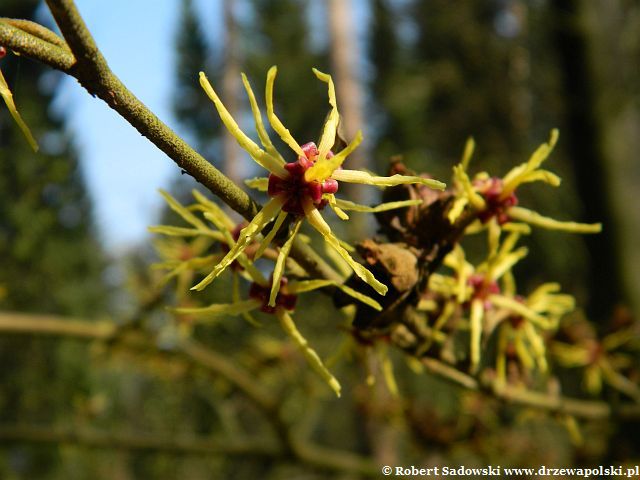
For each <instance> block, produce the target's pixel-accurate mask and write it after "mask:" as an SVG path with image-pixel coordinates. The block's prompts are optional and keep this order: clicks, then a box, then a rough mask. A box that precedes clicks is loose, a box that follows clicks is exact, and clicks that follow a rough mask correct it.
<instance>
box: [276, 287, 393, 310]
mask: <svg viewBox="0 0 640 480" xmlns="http://www.w3.org/2000/svg"><path fill="white" fill-rule="evenodd" d="M324 287H336V288H338V289H340V290H341V291H342V292H344V293H346V294H347V295H349V296H350V297H352V298H355V299H356V300H359V301H360V302H362V303H364V304H366V305H369V306H370V307H372V308H374V309H376V310H378V311H381V310H382V306H381V305H380V304H379V303H378V302H376V301H375V300H374V299H373V298H371V297H368V296H367V295H364V294H363V293H360V292H358V291H357V290H354V289H353V288H351V287H348V286H346V285H343V284H341V283H337V282H334V281H332V280H302V281H299V282H291V283H290V284H289V285H287V290H289V292H291V293H302V292H309V291H311V290H317V289H319V288H324Z"/></svg>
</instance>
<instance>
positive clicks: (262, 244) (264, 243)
mask: <svg viewBox="0 0 640 480" xmlns="http://www.w3.org/2000/svg"><path fill="white" fill-rule="evenodd" d="M286 218H287V212H280V213H279V214H278V217H277V218H276V221H275V223H274V224H273V228H272V229H271V231H270V232H269V233H268V234H267V235H266V236H265V237H264V238H263V239H262V242H260V246H259V247H258V249H257V250H256V253H255V255H254V257H253V258H254V259H255V260H257V259H259V258H260V257H261V256H262V254H263V253H264V251H265V250H266V249H267V247H268V246H269V245H271V241H272V240H273V238H274V237H275V236H276V234H277V233H278V230H280V227H281V226H282V224H283V222H284V220H285V219H286Z"/></svg>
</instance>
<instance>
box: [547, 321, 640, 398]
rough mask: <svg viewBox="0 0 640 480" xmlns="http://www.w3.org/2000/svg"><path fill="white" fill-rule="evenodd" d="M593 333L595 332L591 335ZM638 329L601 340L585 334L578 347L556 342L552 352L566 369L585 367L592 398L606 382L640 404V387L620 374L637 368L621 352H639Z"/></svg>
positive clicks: (617, 332) (616, 333)
mask: <svg viewBox="0 0 640 480" xmlns="http://www.w3.org/2000/svg"><path fill="white" fill-rule="evenodd" d="M590 333H592V332H590ZM637 339H638V330H637V327H636V326H631V327H628V328H625V329H622V330H618V331H615V332H613V333H610V334H609V335H607V336H605V337H604V338H603V339H601V340H599V339H597V338H596V337H595V334H592V335H586V336H585V337H584V338H582V339H581V340H580V341H578V342H577V343H576V344H569V343H565V342H554V343H553V344H552V352H553V354H554V356H555V357H556V359H557V360H558V362H559V363H560V364H561V365H562V366H564V367H566V368H576V367H582V368H584V378H583V382H584V386H585V389H586V390H587V391H588V392H589V393H591V394H592V395H596V394H599V393H600V391H601V390H602V384H603V383H606V384H608V385H609V386H610V387H612V388H614V389H615V390H618V391H619V392H622V393H624V394H625V395H628V396H629V397H630V398H633V399H634V400H635V401H636V402H640V387H639V386H638V385H637V384H636V383H634V382H633V381H631V380H630V379H629V378H627V377H625V376H624V375H623V374H622V373H621V371H623V370H625V369H628V368H631V367H633V366H635V363H634V359H633V357H632V356H630V355H629V354H628V353H625V352H621V351H618V350H619V349H621V347H626V348H627V350H633V349H636V350H637V349H638V345H637V344H635V345H634V341H636V340H637Z"/></svg>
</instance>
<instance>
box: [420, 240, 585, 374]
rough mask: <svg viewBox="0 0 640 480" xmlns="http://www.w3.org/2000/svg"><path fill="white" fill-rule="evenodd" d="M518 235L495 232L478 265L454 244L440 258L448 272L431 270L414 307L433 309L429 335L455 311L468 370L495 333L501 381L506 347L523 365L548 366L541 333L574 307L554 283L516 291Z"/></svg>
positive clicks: (522, 250) (473, 367) (519, 252)
mask: <svg viewBox="0 0 640 480" xmlns="http://www.w3.org/2000/svg"><path fill="white" fill-rule="evenodd" d="M519 237H520V233H518V232H511V233H509V235H508V236H507V237H506V238H505V239H504V241H502V242H500V239H499V236H498V237H496V238H494V239H492V240H493V241H495V244H493V245H490V248H489V255H488V257H487V259H486V260H485V261H483V262H482V263H480V264H479V265H477V266H474V265H472V264H471V263H469V262H468V261H467V260H466V258H465V253H464V250H463V249H462V247H461V246H459V245H458V246H456V248H455V249H454V250H453V251H452V252H451V253H449V254H448V255H447V256H446V257H445V260H444V264H445V266H446V267H448V268H449V269H450V270H451V271H452V274H450V275H446V274H439V273H434V274H432V275H431V276H430V278H429V283H428V286H427V290H426V295H425V297H424V299H423V300H422V301H421V302H420V303H419V304H418V308H419V310H422V311H425V312H427V313H430V314H431V316H432V317H433V316H434V314H437V315H435V318H434V321H433V325H432V326H431V328H432V333H431V335H432V336H435V335H436V334H437V333H439V332H440V331H441V330H442V329H443V327H445V325H446V324H447V323H450V322H451V321H452V320H453V318H454V317H455V316H458V317H459V318H458V319H457V323H459V321H460V319H464V320H465V322H466V324H467V325H468V330H469V363H470V370H471V371H472V372H475V371H477V369H478V367H479V366H480V364H481V360H482V351H483V347H482V346H483V345H486V344H487V341H488V339H489V338H490V337H491V335H493V334H494V332H497V336H498V337H497V338H498V343H497V352H496V367H497V368H496V369H497V372H498V375H499V377H500V378H501V379H503V380H504V378H505V375H506V370H505V365H506V360H507V357H508V355H509V353H510V352H511V351H513V352H514V353H515V355H516V357H517V358H518V360H519V362H520V363H521V364H522V365H523V366H524V367H525V369H526V370H533V369H534V368H536V367H537V368H538V369H540V370H541V371H545V370H546V369H547V362H546V352H545V346H544V339H543V333H542V332H546V331H554V330H555V329H557V327H558V323H559V320H560V318H561V317H562V316H563V315H565V314H566V313H568V312H570V311H571V310H572V309H573V308H574V301H573V298H572V297H571V296H569V295H565V294H560V293H557V292H558V291H559V289H560V287H559V285H557V284H555V283H549V284H544V285H541V286H540V287H538V289H536V290H535V291H534V292H533V293H531V294H530V295H529V296H527V297H522V296H520V295H518V294H517V293H516V288H515V281H514V278H513V275H512V273H511V269H512V268H513V266H514V265H515V264H516V263H517V262H518V261H519V260H521V259H522V258H524V257H525V256H526V255H527V249H526V248H525V247H519V248H515V246H516V243H517V241H518V239H519ZM455 332H457V330H456V331H454V333H455ZM434 338H435V337H434ZM445 338H446V337H445ZM441 340H442V339H441Z"/></svg>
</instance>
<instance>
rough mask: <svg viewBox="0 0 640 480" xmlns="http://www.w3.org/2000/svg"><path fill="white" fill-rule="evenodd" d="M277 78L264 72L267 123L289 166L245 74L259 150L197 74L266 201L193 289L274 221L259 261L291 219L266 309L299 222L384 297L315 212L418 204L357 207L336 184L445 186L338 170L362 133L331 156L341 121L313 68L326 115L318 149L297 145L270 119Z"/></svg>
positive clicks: (339, 212) (333, 97)
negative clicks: (260, 172)
mask: <svg viewBox="0 0 640 480" xmlns="http://www.w3.org/2000/svg"><path fill="white" fill-rule="evenodd" d="M276 73H277V68H276V67H275V66H274V67H271V68H270V69H269V72H268V73H267V82H266V92H265V97H266V105H267V118H268V120H269V123H270V125H271V127H272V128H273V130H274V131H275V132H276V133H277V134H278V135H279V136H280V138H281V139H282V140H283V141H284V143H285V144H287V145H288V146H289V147H290V148H291V150H293V152H294V154H295V155H296V157H297V158H296V160H294V161H292V162H286V161H285V160H284V157H283V156H282V155H281V154H280V153H279V152H278V151H277V150H276V148H275V147H274V145H273V143H272V142H271V140H270V139H269V136H268V134H267V131H266V128H265V126H264V123H263V121H262V114H261V112H260V109H259V107H258V104H257V101H256V98H255V95H254V93H253V91H252V89H251V86H250V84H249V82H248V80H247V78H246V76H245V75H244V74H243V75H242V81H243V84H244V87H245V90H246V91H247V95H248V97H249V102H250V104H251V109H252V112H253V116H254V120H255V126H256V130H257V133H258V137H259V139H260V142H261V144H262V147H260V146H258V145H257V144H256V143H255V142H254V141H253V140H251V139H250V138H249V137H248V136H247V135H246V134H245V133H244V132H243V131H242V130H241V129H240V127H239V126H238V124H237V123H236V121H235V120H234V119H233V118H232V117H231V115H230V114H229V112H228V110H227V109H226V108H225V106H224V105H223V104H222V102H221V101H220V98H219V97H218V95H217V94H216V92H215V91H214V89H213V87H212V86H211V84H210V83H209V81H208V80H207V77H206V76H205V74H204V73H202V72H200V84H201V86H202V88H203V89H204V91H205V92H206V93H207V95H208V96H209V98H210V99H211V100H212V101H213V103H214V105H215V107H216V109H217V110H218V114H219V115H220V118H221V120H222V122H223V123H224V125H225V127H226V128H227V130H229V132H230V133H231V134H232V135H233V136H234V137H235V139H236V140H237V142H238V144H239V145H240V146H241V147H242V148H243V149H244V150H246V151H247V153H249V155H250V156H251V158H252V159H253V160H254V161H255V162H256V163H258V164H259V165H260V166H262V167H263V168H265V169H266V170H267V171H268V172H269V175H268V177H267V178H257V179H253V180H250V181H248V182H247V184H248V185H249V186H250V187H253V188H257V189H259V190H262V191H265V192H267V194H268V195H269V197H270V200H269V201H268V202H267V203H266V205H265V206H264V207H263V208H262V210H260V212H258V214H257V215H256V216H255V217H254V218H253V219H252V220H251V222H249V224H248V225H247V226H246V227H244V228H243V229H242V230H241V232H240V235H239V237H238V240H237V242H236V243H235V245H234V246H233V247H232V248H231V250H230V251H229V253H228V254H227V255H226V256H225V257H224V258H223V259H222V260H221V261H220V263H219V264H217V265H216V266H215V267H214V268H213V270H212V271H211V273H210V274H209V275H207V276H206V277H205V278H204V279H203V280H202V281H201V282H200V283H198V284H197V285H195V286H194V287H193V289H194V290H202V289H204V288H205V287H206V286H207V285H209V284H210V283H211V282H212V281H213V280H214V279H215V278H216V277H217V276H218V275H220V273H222V272H223V271H224V270H225V269H226V268H227V267H228V266H229V265H230V264H231V263H232V262H233V261H234V260H235V259H236V258H237V257H238V256H239V255H241V254H242V252H243V251H244V250H245V249H246V248H247V246H248V245H249V244H251V242H253V241H255V240H256V239H257V238H258V236H259V235H260V233H261V232H262V230H263V229H264V228H265V227H266V226H267V225H268V224H269V223H271V222H272V221H274V219H275V221H274V224H273V227H272V229H271V231H269V232H268V233H267V234H266V235H265V236H264V238H263V239H262V241H261V243H260V247H259V248H258V250H257V251H256V258H259V257H260V255H261V254H262V252H263V251H264V250H265V249H266V247H267V246H268V245H270V243H271V241H272V240H273V239H274V237H275V236H276V234H277V233H278V231H279V230H280V228H281V227H282V226H283V225H284V224H285V220H286V219H287V218H288V217H289V216H290V217H291V220H292V222H291V226H290V229H291V230H290V232H289V235H288V237H287V241H286V242H285V243H284V245H282V247H281V248H280V251H279V254H278V258H277V260H276V267H275V269H274V273H273V278H274V281H273V283H272V287H271V292H270V298H269V305H270V306H272V307H273V306H275V302H276V298H277V294H278V290H279V288H280V282H279V280H280V279H281V278H282V275H283V273H284V262H285V260H286V258H287V256H288V255H289V252H290V251H291V248H292V245H293V241H294V238H295V236H296V234H297V233H298V231H299V230H300V227H301V225H302V223H303V221H304V220H306V221H307V222H308V223H309V224H310V225H311V226H312V227H313V228H314V229H315V230H317V231H318V232H319V233H320V234H321V235H322V236H323V237H324V240H325V242H326V243H327V244H328V245H329V246H330V247H331V248H332V249H333V250H335V251H336V252H337V253H338V254H339V255H340V256H341V257H342V258H343V259H344V261H345V262H346V263H347V264H348V265H349V266H350V268H351V269H352V270H353V271H354V272H355V274H356V275H357V276H358V277H360V278H361V279H362V280H363V281H365V282H366V283H367V284H369V285H370V286H371V287H372V288H373V289H374V290H375V291H376V292H378V293H379V294H380V295H384V294H386V292H387V286H386V285H384V284H382V283H381V282H379V281H378V280H377V279H376V278H375V277H374V276H373V274H372V273H371V272H370V271H369V270H368V269H366V268H365V267H364V266H363V265H361V264H359V263H358V262H356V261H355V260H354V259H353V258H352V257H351V255H350V254H349V251H348V250H347V249H346V248H345V247H344V245H343V243H342V242H341V241H340V240H339V239H338V238H337V237H336V236H335V235H334V233H333V232H332V231H331V227H330V226H329V224H328V223H327V222H326V221H325V219H324V218H323V216H322V214H321V213H320V211H321V210H322V209H323V208H324V207H325V206H326V205H329V206H330V207H331V208H332V209H333V210H334V211H335V212H336V214H337V215H338V216H339V217H340V218H341V219H347V218H348V215H347V214H346V211H348V210H353V211H361V212H369V211H381V210H388V209H394V208H401V207H405V206H409V205H415V204H417V203H419V201H416V200H409V201H402V202H391V203H386V204H382V205H378V206H376V207H368V206H365V205H358V204H355V203H353V202H349V201H345V200H341V199H338V198H336V197H335V194H336V193H337V192H338V190H339V184H340V182H347V183H359V184H366V185H375V186H379V187H389V186H394V185H400V184H414V183H419V184H423V185H426V186H429V187H431V188H436V189H440V190H442V189H444V188H445V184H444V183H442V182H439V181H437V180H433V179H426V178H421V177H415V176H404V175H392V176H390V177H380V176H376V175H372V174H370V173H368V172H364V171H358V170H347V169H343V168H342V165H343V163H344V161H345V160H346V158H347V157H348V156H349V155H350V154H351V153H352V152H353V151H354V150H355V149H356V148H357V147H358V145H359V144H360V143H361V141H362V133H361V132H358V133H357V135H356V137H355V138H354V139H353V140H352V141H351V143H349V144H348V145H347V146H346V147H345V148H344V149H342V150H341V151H339V152H337V153H334V152H333V151H332V150H331V148H332V147H333V145H334V143H335V140H336V131H337V128H338V123H339V121H340V115H339V113H338V107H337V102H336V92H335V87H334V84H333V80H332V79H331V76H330V75H327V74H325V73H322V72H320V71H318V70H316V69H313V73H314V74H315V75H316V77H317V78H318V79H319V80H320V81H322V82H324V83H326V84H327V87H328V94H329V105H330V107H331V110H330V112H329V115H328V117H327V121H326V122H325V124H324V127H323V131H322V135H321V137H320V140H319V142H318V144H317V145H316V144H315V143H313V142H309V143H306V144H303V145H300V144H299V143H298V142H297V141H296V140H295V139H294V138H293V136H292V135H291V133H290V132H289V130H287V129H286V128H285V126H284V125H283V124H282V122H281V121H280V119H279V118H278V116H277V115H276V114H275V111H274V103H273V86H274V82H275V77H276Z"/></svg>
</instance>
